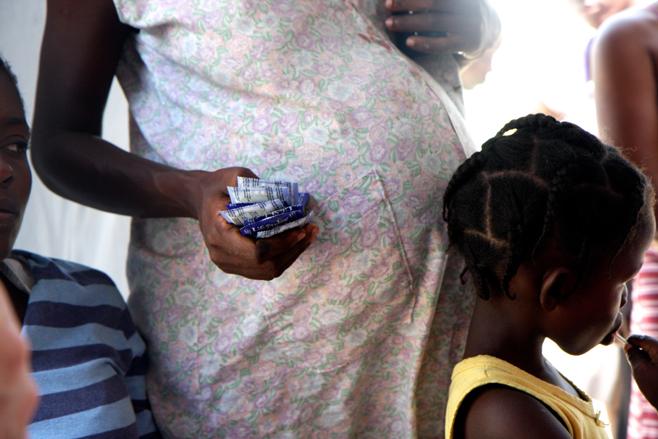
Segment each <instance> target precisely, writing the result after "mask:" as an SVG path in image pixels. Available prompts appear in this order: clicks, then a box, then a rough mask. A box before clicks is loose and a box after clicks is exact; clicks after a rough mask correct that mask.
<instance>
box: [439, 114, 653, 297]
mask: <svg viewBox="0 0 658 439" xmlns="http://www.w3.org/2000/svg"><path fill="white" fill-rule="evenodd" d="M647 191H650V186H649V185H648V184H647V180H646V178H645V177H644V175H643V174H642V173H641V172H640V171H639V170H638V169H637V168H635V167H634V166H633V165H631V164H630V163H629V162H628V161H627V160H625V159H624V158H623V157H622V156H621V155H620V153H619V152H618V151H617V150H616V149H615V148H613V147H611V146H608V145H605V144H603V143H601V142H600V141H599V140H598V139H597V138H596V137H595V136H593V135H592V134H590V133H588V132H586V131H585V130H583V129H581V128H580V127H578V126H577V125H574V124H571V123H568V122H558V121H557V120H555V119H554V118H552V117H550V116H547V115H544V114H535V115H529V116H526V117H522V118H518V119H515V120H512V121H510V122H509V123H507V124H505V126H504V127H503V128H502V129H501V130H500V131H498V133H497V134H496V136H494V137H493V138H491V139H489V140H488V141H487V142H485V143H484V145H483V146H482V150H481V151H480V152H478V153H476V154H474V155H473V156H472V157H471V158H469V159H468V160H466V161H465V162H464V163H463V164H462V165H461V166H460V167H459V168H458V169H457V171H456V172H455V174H454V175H453V177H452V179H451V181H450V182H449V184H448V188H447V190H446V193H445V195H444V200H443V217H444V219H445V221H446V222H447V223H448V236H449V239H450V243H451V245H453V246H456V247H457V248H458V250H459V251H460V252H461V253H462V255H463V256H464V259H465V261H466V267H465V270H466V271H468V272H469V273H470V274H471V276H472V278H473V280H474V282H475V285H476V288H477V289H478V294H479V295H480V296H481V297H483V298H488V297H489V296H490V295H491V294H492V293H495V292H502V293H504V294H506V295H508V296H509V297H510V298H513V297H514V294H513V293H512V292H510V291H509V285H510V282H511V279H512V278H513V277H514V275H515V274H516V271H517V270H518V267H519V265H520V264H521V263H523V262H524V261H526V260H529V259H531V258H534V257H535V256H536V255H537V254H538V252H541V251H542V250H544V249H545V248H546V246H547V244H548V243H549V241H550V242H551V243H553V242H556V243H557V245H558V248H559V249H560V250H561V251H562V252H563V253H564V254H565V255H566V256H568V257H569V260H571V261H573V264H574V265H575V267H574V268H578V269H580V270H581V272H585V270H586V269H588V268H589V266H590V265H589V264H590V263H591V262H592V258H593V256H594V255H596V254H600V253H601V251H607V250H611V249H614V250H615V251H619V250H620V249H621V247H622V246H623V244H624V243H625V241H626V239H628V237H629V235H630V234H631V233H632V232H633V230H634V228H635V227H636V224H637V222H638V218H639V215H640V213H641V211H642V209H643V207H644V204H645V200H646V199H647V197H646V195H647Z"/></svg>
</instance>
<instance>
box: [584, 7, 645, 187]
mask: <svg viewBox="0 0 658 439" xmlns="http://www.w3.org/2000/svg"><path fill="white" fill-rule="evenodd" d="M643 14H646V12H644V11H638V12H635V11H633V12H632V13H625V14H623V15H621V16H619V17H617V18H613V19H612V20H611V21H610V22H608V23H606V24H604V26H603V28H602V29H601V31H600V33H599V36H598V37H597V41H596V44H595V48H594V63H593V64H594V83H595V89H596V110H597V115H598V121H599V133H600V136H601V138H602V139H603V140H604V141H605V142H608V143H610V144H612V145H615V146H618V147H619V148H621V149H622V151H623V153H624V155H625V156H626V157H628V158H629V159H630V160H631V161H633V162H634V163H635V164H636V165H638V166H639V167H640V168H642V169H643V170H644V171H645V172H646V173H647V175H648V176H649V177H650V178H651V181H652V183H653V185H654V189H655V188H657V187H658V102H657V101H656V71H655V68H656V66H655V64H654V63H655V61H656V60H654V59H653V55H652V53H651V51H650V49H649V47H648V44H649V41H650V38H653V39H655V38H656V35H653V36H652V34H654V33H655V32H656V31H655V30H653V29H652V27H648V26H647V25H646V23H645V22H644V15H643Z"/></svg>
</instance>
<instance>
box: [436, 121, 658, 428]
mask: <svg viewBox="0 0 658 439" xmlns="http://www.w3.org/2000/svg"><path fill="white" fill-rule="evenodd" d="M653 197H654V194H653V191H652V189H651V186H650V184H649V183H648V181H647V179H646V178H645V176H644V175H643V174H642V173H641V172H640V171H638V170H637V169H636V168H635V167H634V166H633V165H631V164H630V163H629V162H628V161H626V160H625V159H624V158H623V157H622V156H621V155H620V154H619V152H617V150H616V149H614V148H613V147H610V146H607V145H604V144H602V143H601V142H600V141H599V140H598V139H597V138H596V137H594V136H593V135H591V134H589V133H587V132H586V131H584V130H582V129H580V128H579V127H577V126H575V125H573V124H570V123H566V122H562V123H560V122H557V121H556V120H555V119H553V118H551V117H549V116H545V115H541V114H538V115H530V116H527V117H523V118H520V119H517V120H514V121H512V122H510V123H508V124H507V125H506V126H505V127H503V129H502V130H501V131H500V132H499V133H498V134H497V135H496V136H495V137H494V138H492V139H490V140H488V141H487V142H486V143H485V144H484V145H483V147H482V151H481V152H478V153H476V154H474V155H473V156H472V157H471V158H469V159H468V160H467V161H466V162H465V163H463V164H462V165H461V166H460V167H459V169H458V170H457V171H456V172H455V175H454V176H453V177H452V180H451V181H450V183H449V186H448V189H447V191H446V194H445V198H444V217H445V219H446V221H447V222H448V233H449V238H450V242H451V245H453V246H454V247H456V248H457V249H458V250H459V252H461V253H462V255H463V256H464V258H465V261H466V268H465V271H467V272H468V273H469V274H470V276H471V278H472V280H473V281H474V284H475V287H476V290H477V293H478V300H477V304H476V307H475V311H474V315H473V320H472V323H471V328H470V333H469V337H468V340H467V345H466V351H465V354H464V359H463V360H462V361H461V362H460V363H458V364H457V365H456V366H455V368H454V370H453V374H452V384H451V387H450V395H449V401H448V408H447V413H446V430H445V431H446V438H482V437H486V438H521V437H533V438H537V439H541V438H551V439H555V438H565V439H566V438H575V439H578V438H587V439H592V438H604V437H607V433H606V431H605V425H604V423H603V422H602V421H601V420H600V419H599V413H598V412H597V411H595V410H594V408H593V407H592V403H591V400H590V399H589V397H587V395H585V394H584V393H583V392H582V391H580V390H578V389H577V388H576V387H575V386H574V385H573V384H572V383H570V382H569V380H567V379H566V378H565V377H563V376H562V375H561V374H560V373H559V372H558V371H557V370H556V369H555V368H554V367H553V366H551V364H550V363H548V362H547V361H546V359H545V358H544V357H543V356H542V344H543V342H544V339H545V338H547V337H548V338H550V339H552V340H553V341H555V342H556V343H557V344H558V345H559V346H560V347H561V348H562V349H563V350H564V351H566V352H568V353H570V354H573V355H578V354H582V353H584V352H586V351H587V350H589V349H590V348H592V347H593V346H595V345H596V344H598V343H604V344H607V343H611V342H612V340H613V336H614V334H615V333H616V331H617V330H618V329H619V327H620V325H621V323H622V315H621V313H620V309H621V307H622V306H623V305H624V303H625V302H626V298H627V289H626V282H628V281H629V280H631V279H632V278H633V276H634V275H635V274H636V273H637V272H638V270H639V269H640V266H641V264H642V255H643V253H644V251H645V250H646V249H647V248H648V246H649V243H650V242H651V239H652V237H653V234H654V219H653V214H652V207H653Z"/></svg>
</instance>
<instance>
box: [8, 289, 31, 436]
mask: <svg viewBox="0 0 658 439" xmlns="http://www.w3.org/2000/svg"><path fill="white" fill-rule="evenodd" d="M37 400H38V399H37V388H36V385H35V384H34V381H33V380H32V377H31V375H30V351H29V348H28V344H27V343H26V342H25V340H23V337H21V334H20V325H19V324H18V320H17V319H16V315H15V314H14V311H13V309H12V307H11V303H10V301H9V296H8V294H7V291H6V289H5V287H4V285H2V284H0V438H1V439H17V438H25V437H27V430H26V427H27V425H28V424H29V422H30V420H31V419H32V414H33V413H34V409H35V408H36V406H37Z"/></svg>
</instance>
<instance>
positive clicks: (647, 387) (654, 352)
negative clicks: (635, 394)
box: [625, 335, 658, 410]
mask: <svg viewBox="0 0 658 439" xmlns="http://www.w3.org/2000/svg"><path fill="white" fill-rule="evenodd" d="M625 351H626V355H627V357H628V361H629V362H630V363H631V368H632V369H633V378H635V382H636V383H637V385H638V387H639V388H640V390H641V391H642V394H643V395H644V397H645V398H646V399H647V401H649V403H650V404H651V405H652V406H654V408H656V409H657V410H658V340H656V339H655V338H652V337H648V336H646V335H632V336H630V337H629V338H628V345H626V347H625Z"/></svg>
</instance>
